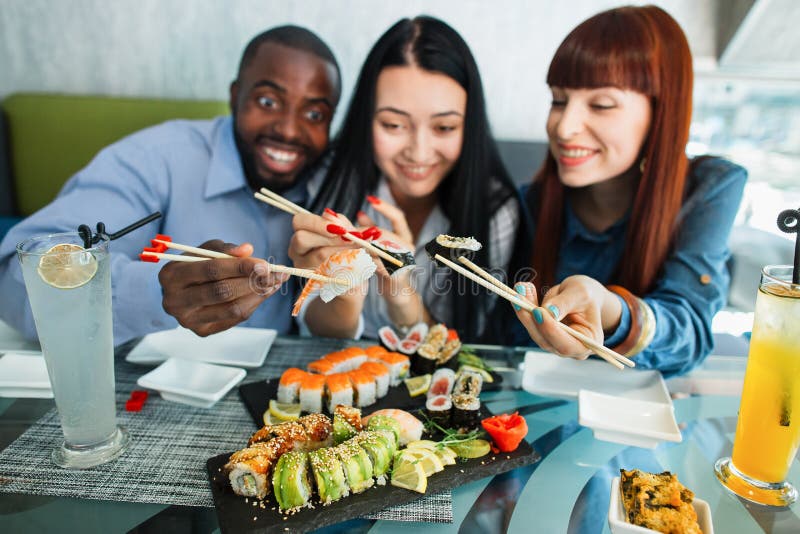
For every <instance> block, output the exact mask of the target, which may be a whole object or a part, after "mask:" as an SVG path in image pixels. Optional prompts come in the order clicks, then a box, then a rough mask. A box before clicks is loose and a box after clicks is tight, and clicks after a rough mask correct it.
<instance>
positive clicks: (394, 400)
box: [239, 373, 503, 427]
mask: <svg viewBox="0 0 800 534" xmlns="http://www.w3.org/2000/svg"><path fill="white" fill-rule="evenodd" d="M492 378H493V379H494V382H484V383H483V387H482V390H481V391H494V390H498V389H500V383H501V382H502V381H503V377H502V376H500V375H498V374H496V373H492ZM279 381H280V378H267V379H266V380H259V381H258V382H249V383H247V384H242V385H241V386H239V396H240V397H242V401H244V405H245V406H246V407H247V411H248V413H249V414H250V417H252V418H253V421H255V423H256V426H258V427H262V426H264V412H265V411H266V410H267V409H268V408H269V401H270V399H277V398H278V382H279ZM425 399H426V397H425V395H419V396H417V397H412V396H411V395H409V394H408V388H407V387H406V385H405V384H404V383H402V382H401V383H400V384H399V385H397V386H392V387H390V388H389V392H388V393H387V394H386V396H385V397H383V398H382V399H378V400H377V401H376V402H375V404H371V405H369V406H365V407H364V408H362V409H361V411H362V413H363V414H364V415H367V414H370V413H372V412H374V411H375V410H381V409H384V408H398V409H400V410H412V409H417V408H424V407H425Z"/></svg>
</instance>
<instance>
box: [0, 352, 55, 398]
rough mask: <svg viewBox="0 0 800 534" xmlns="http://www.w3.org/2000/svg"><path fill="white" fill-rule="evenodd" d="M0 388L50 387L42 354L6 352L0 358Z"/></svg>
mask: <svg viewBox="0 0 800 534" xmlns="http://www.w3.org/2000/svg"><path fill="white" fill-rule="evenodd" d="M0 388H11V389H50V377H49V376H48V375H47V365H46V364H45V361H44V356H42V355H41V354H39V355H36V354H16V353H13V352H8V353H6V354H5V355H4V356H3V357H2V358H0Z"/></svg>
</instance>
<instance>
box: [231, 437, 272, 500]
mask: <svg viewBox="0 0 800 534" xmlns="http://www.w3.org/2000/svg"><path fill="white" fill-rule="evenodd" d="M277 458H278V456H277V455H276V450H275V446H274V445H270V444H269V443H255V444H253V445H252V446H251V447H247V448H246V449H242V450H240V451H236V452H234V453H233V454H231V457H230V459H229V460H228V463H227V464H225V467H224V470H225V472H226V473H227V474H228V480H229V481H230V484H231V489H233V492H234V493H235V494H236V495H241V496H242V497H255V498H257V499H263V498H264V497H266V496H267V495H269V489H270V485H269V475H270V470H271V468H272V466H273V465H275V462H276V461H277Z"/></svg>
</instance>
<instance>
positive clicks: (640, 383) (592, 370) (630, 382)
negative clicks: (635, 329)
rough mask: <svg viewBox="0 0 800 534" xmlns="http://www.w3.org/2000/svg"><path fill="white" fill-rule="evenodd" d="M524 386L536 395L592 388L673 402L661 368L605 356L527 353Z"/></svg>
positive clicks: (568, 394)
mask: <svg viewBox="0 0 800 534" xmlns="http://www.w3.org/2000/svg"><path fill="white" fill-rule="evenodd" d="M522 388H523V389H524V390H525V391H527V392H529V393H534V394H536V395H544V396H547V397H557V398H561V399H568V400H574V399H577V398H578V391H580V390H582V389H589V390H592V391H596V392H598V393H605V394H607V395H620V396H623V397H626V398H629V399H636V400H645V401H650V402H662V403H667V404H670V406H671V405H672V401H671V400H670V397H669V392H667V387H666V385H665V384H664V378H663V377H662V376H661V373H659V372H658V371H652V370H642V371H639V370H637V369H635V368H634V369H630V368H627V367H626V368H625V369H622V370H620V369H617V368H615V367H612V366H611V365H609V364H607V363H606V362H604V361H603V360H598V359H594V358H592V359H588V360H574V359H572V358H562V357H561V356H556V355H554V354H550V353H548V352H542V351H530V352H527V353H525V372H524V374H523V376H522Z"/></svg>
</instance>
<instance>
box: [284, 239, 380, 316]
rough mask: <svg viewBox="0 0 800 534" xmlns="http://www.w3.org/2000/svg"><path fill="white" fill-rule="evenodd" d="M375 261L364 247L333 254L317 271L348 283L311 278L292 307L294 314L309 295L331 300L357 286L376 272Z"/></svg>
mask: <svg viewBox="0 0 800 534" xmlns="http://www.w3.org/2000/svg"><path fill="white" fill-rule="evenodd" d="M375 269H376V266H375V262H374V261H372V258H370V256H369V254H367V253H366V252H365V251H364V249H362V248H356V249H347V250H343V251H341V252H337V253H336V254H333V255H331V257H329V258H328V259H327V260H325V261H324V262H322V264H321V265H320V266H319V267H317V269H316V273H317V274H321V275H323V276H327V277H329V278H336V279H338V280H346V281H347V283H346V284H338V283H325V282H320V281H319V280H309V281H308V282H307V283H306V285H305V287H303V291H302V292H301V293H300V297H298V299H297V301H296V302H295V303H294V308H293V309H292V316H294V317H297V315H298V314H299V313H300V308H301V307H302V306H303V302H305V300H306V299H308V298H309V297H312V296H315V295H317V294H319V296H320V298H321V299H322V302H330V301H331V300H333V299H334V298H336V297H338V296H339V295H341V294H343V293H345V292H346V291H347V290H348V289H350V288H352V287H355V286H357V285H359V284H361V283H362V282H364V281H366V280H368V279H369V277H370V276H372V275H373V274H375Z"/></svg>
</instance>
